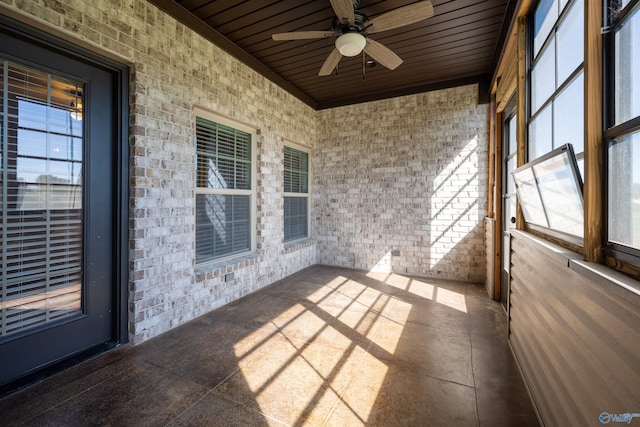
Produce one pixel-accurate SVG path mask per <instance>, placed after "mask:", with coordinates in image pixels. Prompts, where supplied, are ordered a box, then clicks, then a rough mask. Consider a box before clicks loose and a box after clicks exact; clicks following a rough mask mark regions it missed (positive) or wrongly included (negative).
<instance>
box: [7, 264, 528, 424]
mask: <svg viewBox="0 0 640 427" xmlns="http://www.w3.org/2000/svg"><path fill="white" fill-rule="evenodd" d="M0 423H1V424H2V425H25V424H28V425H30V426H32V425H56V426H58V425H66V426H73V425H189V426H192V425H221V426H266V425H270V426H271V425H274V426H278V425H294V426H297V425H318V426H320V425H327V426H333V425H336V426H356V425H380V426H390V425H394V426H402V425H406V426H417V425H424V426H427V425H428V426H450V425H456V426H467V425H468V426H477V425H480V426H492V427H493V426H511V425H518V426H535V425H538V423H537V420H536V417H535V414H534V412H533V409H532V407H531V404H530V402H529V398H528V395H527V393H526V390H525V388H524V385H523V383H522V381H521V379H520V377H519V375H518V372H517V369H516V367H515V365H514V362H513V359H512V357H511V353H510V351H509V348H508V345H507V341H506V319H505V315H504V312H503V311H502V309H501V307H500V305H499V304H498V303H496V302H494V301H490V300H489V299H488V298H487V297H486V292H485V290H484V288H483V287H482V286H481V285H475V284H468V283H461V282H451V281H439V280H430V279H425V278H413V277H408V276H402V275H397V274H389V273H367V272H362V271H356V270H349V269H342V268H335V267H326V266H314V267H310V268H308V269H305V270H303V271H301V272H299V273H296V274H294V275H292V276H290V277H288V278H286V279H284V280H281V281H279V282H277V283H274V284H273V285H271V286H268V287H266V288H264V289H262V290H260V291H258V292H255V293H253V294H251V295H248V296H246V297H244V298H242V299H240V300H238V301H236V302H233V303H231V304H229V305H227V306H225V307H223V308H221V309H219V310H216V311H214V312H212V313H210V314H207V315H205V316H202V317H200V318H198V319H195V320H193V321H191V322H189V323H187V324H185V325H182V326H180V327H177V328H175V329H173V330H171V331H169V332H167V333H165V334H163V335H161V336H159V337H156V338H154V339H151V340H149V341H147V342H145V343H143V344H140V345H137V346H135V347H134V346H123V347H121V348H117V349H114V350H112V351H109V352H107V353H105V354H103V355H101V356H99V357H97V358H94V359H92V360H89V361H86V362H84V363H82V364H80V365H77V366H75V367H73V368H71V369H68V370H66V371H64V372H62V373H60V374H57V375H55V376H53V377H51V378H48V379H47V380H45V381H43V382H41V383H38V384H35V385H33V386H30V387H28V388H26V389H23V390H21V391H19V392H16V393H14V394H11V395H9V396H7V397H5V398H3V399H2V400H0Z"/></svg>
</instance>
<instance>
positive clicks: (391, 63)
mask: <svg viewBox="0 0 640 427" xmlns="http://www.w3.org/2000/svg"><path fill="white" fill-rule="evenodd" d="M364 52H365V53H366V54H367V55H369V56H370V57H372V58H373V59H375V60H376V61H377V62H378V63H379V64H382V65H384V66H385V67H387V68H388V69H390V70H395V69H396V68H398V66H400V64H402V58H400V57H399V56H398V55H396V54H395V53H393V51H392V50H391V49H389V48H388V47H386V46H385V45H383V44H381V43H379V42H377V41H375V40H371V39H367V45H366V46H365V47H364Z"/></svg>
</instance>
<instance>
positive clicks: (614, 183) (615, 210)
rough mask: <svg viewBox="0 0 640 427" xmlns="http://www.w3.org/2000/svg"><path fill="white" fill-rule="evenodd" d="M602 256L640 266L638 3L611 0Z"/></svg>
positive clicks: (639, 18) (639, 14)
mask: <svg viewBox="0 0 640 427" xmlns="http://www.w3.org/2000/svg"><path fill="white" fill-rule="evenodd" d="M609 10H610V11H611V16H610V24H611V25H610V32H609V34H608V35H607V37H608V48H609V55H608V58H609V63H608V64H607V66H608V68H607V73H608V77H609V78H608V79H607V81H608V82H609V84H610V86H609V93H610V94H611V99H610V100H609V103H608V105H609V108H608V117H607V131H606V134H605V138H606V147H607V152H606V155H607V229H606V235H607V245H606V252H607V255H610V256H614V257H615V258H618V259H621V260H623V261H626V262H630V263H632V264H635V265H640V74H638V70H639V69H640V1H638V0H635V1H634V0H623V1H611V3H610V7H609Z"/></svg>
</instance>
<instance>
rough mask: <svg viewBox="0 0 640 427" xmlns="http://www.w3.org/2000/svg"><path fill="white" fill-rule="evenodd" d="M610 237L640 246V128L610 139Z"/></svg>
mask: <svg viewBox="0 0 640 427" xmlns="http://www.w3.org/2000/svg"><path fill="white" fill-rule="evenodd" d="M608 169H609V171H608V175H609V180H608V187H609V241H612V242H617V243H620V244H623V245H626V246H630V247H633V248H636V249H640V132H635V133H633V134H630V135H627V136H624V137H622V138H620V139H618V140H617V141H613V142H611V143H609V168H608Z"/></svg>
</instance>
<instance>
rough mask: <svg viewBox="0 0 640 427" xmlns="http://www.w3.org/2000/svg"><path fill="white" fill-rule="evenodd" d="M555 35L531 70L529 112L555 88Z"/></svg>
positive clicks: (543, 101) (547, 97) (535, 108)
mask: <svg viewBox="0 0 640 427" xmlns="http://www.w3.org/2000/svg"><path fill="white" fill-rule="evenodd" d="M554 42H555V37H554V38H553V39H552V40H551V43H549V46H547V47H546V48H545V49H544V51H543V52H542V54H541V55H540V59H539V60H538V62H537V63H536V65H535V66H534V67H533V70H531V112H532V113H535V112H536V111H538V109H539V108H540V107H541V106H542V105H543V104H544V103H545V102H546V101H547V100H548V99H549V98H550V97H551V95H553V92H554V91H555V90H556V60H555V46H554Z"/></svg>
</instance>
